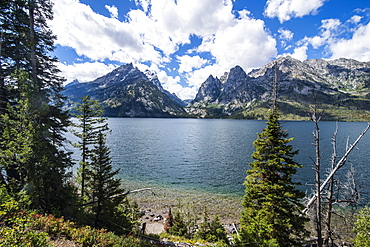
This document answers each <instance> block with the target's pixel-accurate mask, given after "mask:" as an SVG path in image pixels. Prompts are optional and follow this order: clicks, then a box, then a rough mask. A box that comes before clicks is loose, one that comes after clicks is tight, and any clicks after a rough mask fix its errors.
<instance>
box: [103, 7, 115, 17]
mask: <svg viewBox="0 0 370 247" xmlns="http://www.w3.org/2000/svg"><path fill="white" fill-rule="evenodd" d="M104 7H105V8H106V9H107V10H108V11H109V13H110V17H111V18H116V19H117V18H118V9H117V7H116V6H114V5H113V6H109V5H105V6H104Z"/></svg>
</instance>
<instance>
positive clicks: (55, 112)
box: [0, 0, 72, 212]
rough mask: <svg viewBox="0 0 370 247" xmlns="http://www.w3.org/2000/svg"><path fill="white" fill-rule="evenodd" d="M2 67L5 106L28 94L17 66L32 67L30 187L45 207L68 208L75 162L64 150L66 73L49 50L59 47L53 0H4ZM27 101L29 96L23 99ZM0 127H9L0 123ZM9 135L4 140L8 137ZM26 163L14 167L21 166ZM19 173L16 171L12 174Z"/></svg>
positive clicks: (1, 98)
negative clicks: (70, 171) (52, 23)
mask: <svg viewBox="0 0 370 247" xmlns="http://www.w3.org/2000/svg"><path fill="white" fill-rule="evenodd" d="M0 7H1V10H0V12H1V14H2V15H3V16H1V18H0V25H1V31H0V35H1V42H0V43H1V45H0V48H1V51H0V55H1V58H0V60H1V64H0V66H1V68H0V90H1V92H0V109H1V110H2V111H3V112H4V113H6V110H5V111H4V109H3V106H4V105H10V107H18V106H17V104H18V103H19V102H22V101H23V100H24V99H25V97H26V96H25V95H24V94H23V93H22V88H24V87H23V86H24V85H22V83H23V81H21V80H13V78H12V77H11V75H12V74H13V73H14V72H15V71H16V70H22V71H24V72H25V73H27V75H28V78H29V83H28V85H27V91H28V93H27V97H28V98H27V100H28V102H29V106H30V112H31V113H32V114H30V116H29V117H30V120H31V122H32V125H33V127H34V128H33V130H32V133H33V136H32V141H33V143H32V146H31V147H32V157H31V159H30V160H29V164H28V167H29V170H28V171H27V172H28V173H29V174H31V173H32V176H27V182H26V183H27V184H28V186H27V188H28V189H29V190H28V192H29V193H30V195H31V198H32V201H33V203H34V206H36V207H40V208H42V209H43V210H45V211H49V212H51V211H55V210H60V209H62V208H63V205H64V202H66V198H65V196H66V194H68V193H69V192H67V190H66V189H67V183H66V182H67V179H68V178H69V175H68V173H67V169H68V168H70V167H71V165H72V162H71V160H70V155H69V153H68V152H65V151H64V149H63V148H64V144H65V137H64V133H65V132H66V128H67V126H69V117H68V113H67V112H64V111H63V110H62V105H63V101H64V98H63V96H62V95H61V90H62V86H63V82H64V79H63V78H61V77H59V76H58V72H59V70H58V69H57V67H56V65H55V63H56V62H57V60H56V59H55V58H52V57H50V56H49V54H50V52H51V51H52V50H53V49H54V39H55V36H53V35H52V33H51V31H50V29H49V27H48V26H47V21H48V20H50V19H51V18H52V16H53V13H52V3H51V1H50V0H37V1H36V0H10V1H1V4H0ZM23 102H25V101H23ZM0 128H1V129H0V132H1V133H2V132H3V131H4V129H3V128H2V126H0ZM3 141H4V140H3ZM16 170H18V171H19V170H20V169H13V170H12V171H16ZM6 175H7V179H13V178H12V176H13V175H15V176H16V175H17V174H16V173H13V172H11V173H9V174H6Z"/></svg>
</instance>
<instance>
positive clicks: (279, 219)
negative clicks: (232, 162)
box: [239, 109, 307, 246]
mask: <svg viewBox="0 0 370 247" xmlns="http://www.w3.org/2000/svg"><path fill="white" fill-rule="evenodd" d="M278 117H279V114H278V112H277V110H276V109H274V110H273V111H272V113H271V114H270V116H269V120H268V122H267V126H266V129H264V130H263V132H262V133H258V139H257V140H256V141H254V143H253V144H254V146H255V148H256V151H255V152H254V153H253V155H252V158H253V159H254V161H253V162H252V163H250V166H251V169H250V170H248V171H247V174H248V175H247V177H246V181H245V183H244V184H245V186H246V191H245V192H246V194H245V196H244V199H243V206H244V210H243V212H242V217H241V231H240V233H241V234H240V235H241V238H240V239H239V245H240V246H274V245H276V246H286V245H287V244H289V245H292V246H297V245H298V241H299V238H301V237H303V235H304V234H305V229H304V224H305V222H306V221H307V220H306V218H305V217H303V216H301V215H300V214H299V213H300V211H301V210H302V209H303V205H302V204H301V202H300V200H301V199H303V197H304V195H305V194H304V193H303V192H301V191H299V190H297V189H295V186H296V185H297V183H294V182H293V181H292V176H293V175H294V174H295V173H296V169H297V168H300V167H301V165H299V164H298V163H296V162H295V161H294V160H293V157H294V155H296V154H297V153H298V151H293V146H291V145H289V144H288V143H289V142H290V141H291V140H292V138H287V136H288V134H287V133H286V132H284V131H282V128H281V126H280V123H279V121H278Z"/></svg>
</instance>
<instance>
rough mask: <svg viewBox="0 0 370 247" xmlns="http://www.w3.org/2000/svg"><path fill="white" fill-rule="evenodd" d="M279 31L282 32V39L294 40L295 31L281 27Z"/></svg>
mask: <svg viewBox="0 0 370 247" xmlns="http://www.w3.org/2000/svg"><path fill="white" fill-rule="evenodd" d="M278 32H279V33H280V39H284V40H292V39H293V36H294V33H293V32H292V31H290V30H288V29H284V28H279V30H278Z"/></svg>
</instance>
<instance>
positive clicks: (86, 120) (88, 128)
mask: <svg viewBox="0 0 370 247" xmlns="http://www.w3.org/2000/svg"><path fill="white" fill-rule="evenodd" d="M74 110H75V112H77V113H76V114H75V115H74V116H75V117H76V118H77V119H78V123H75V124H74V127H76V128H78V129H80V131H79V130H78V129H75V130H72V132H73V134H74V135H75V136H77V137H78V138H79V139H80V141H79V142H78V143H76V144H75V146H76V147H78V148H79V149H80V150H81V162H80V170H79V176H80V182H81V196H82V197H84V195H85V184H86V171H87V170H88V169H89V162H90V157H91V148H92V146H93V145H94V144H96V143H97V142H98V139H97V138H98V137H99V131H100V130H102V131H103V130H106V129H107V128H108V126H107V124H106V123H105V124H104V122H105V120H106V118H102V117H101V116H102V110H101V107H100V104H99V101H98V100H93V99H91V98H90V96H89V95H87V96H85V97H83V98H82V103H79V104H77V107H76V108H75V109H74Z"/></svg>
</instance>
